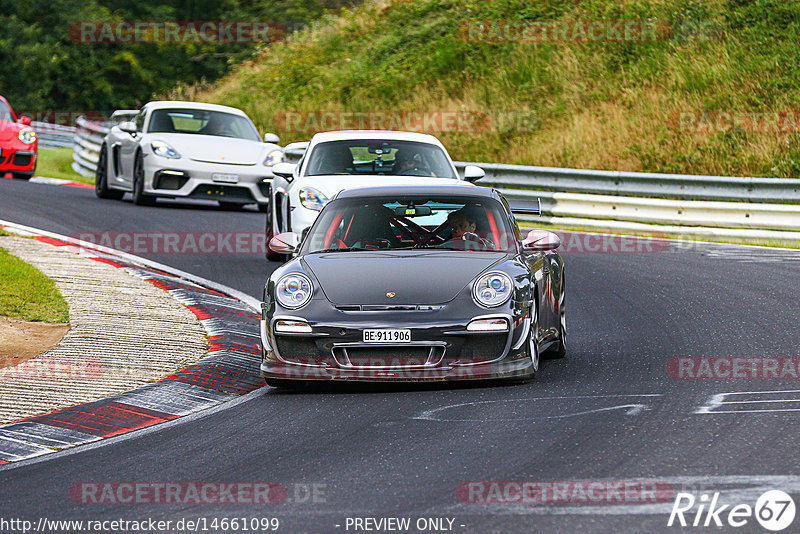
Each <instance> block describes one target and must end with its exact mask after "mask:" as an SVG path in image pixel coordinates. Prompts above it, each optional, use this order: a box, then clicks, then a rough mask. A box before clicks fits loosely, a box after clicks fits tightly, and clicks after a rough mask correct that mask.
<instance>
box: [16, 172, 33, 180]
mask: <svg viewBox="0 0 800 534" xmlns="http://www.w3.org/2000/svg"><path fill="white" fill-rule="evenodd" d="M11 176H12V177H13V178H14V179H15V180H30V179H31V178H33V173H27V172H12V173H11Z"/></svg>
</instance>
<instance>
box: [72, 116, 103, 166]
mask: <svg viewBox="0 0 800 534" xmlns="http://www.w3.org/2000/svg"><path fill="white" fill-rule="evenodd" d="M75 123H76V124H77V125H78V127H77V130H76V132H75V138H74V141H73V143H74V153H73V154H72V159H74V160H75V161H73V162H72V169H73V170H74V171H75V172H77V173H78V174H80V175H82V176H94V175H95V172H97V160H98V159H99V157H100V147H101V146H102V144H103V139H104V138H105V136H106V134H107V133H108V126H106V125H105V124H103V123H101V122H93V121H89V120H86V119H85V118H83V117H78V120H77V121H75Z"/></svg>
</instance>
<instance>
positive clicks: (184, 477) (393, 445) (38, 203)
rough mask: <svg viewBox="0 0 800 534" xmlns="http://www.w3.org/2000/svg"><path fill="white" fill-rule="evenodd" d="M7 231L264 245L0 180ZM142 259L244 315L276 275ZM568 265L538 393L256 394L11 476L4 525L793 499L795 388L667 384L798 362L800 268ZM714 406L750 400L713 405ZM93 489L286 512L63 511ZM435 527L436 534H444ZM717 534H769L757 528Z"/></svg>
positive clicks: (552, 520)
mask: <svg viewBox="0 0 800 534" xmlns="http://www.w3.org/2000/svg"><path fill="white" fill-rule="evenodd" d="M126 198H127V197H126ZM0 219H4V220H9V221H13V222H17V223H20V224H25V225H30V226H34V227H37V228H41V229H44V230H49V231H53V232H58V233H61V234H66V235H74V234H76V233H79V232H106V231H108V232H252V233H258V232H261V231H262V230H263V228H264V215H263V214H260V213H256V212H255V211H249V210H247V211H242V212H234V211H223V210H220V209H218V208H216V207H213V206H211V205H203V204H200V203H194V204H186V203H183V204H181V203H178V202H159V205H158V206H156V207H151V208H145V207H137V206H134V205H133V204H131V203H130V202H129V201H127V200H123V201H101V200H98V199H96V198H95V196H94V192H93V191H92V190H90V189H79V188H71V187H55V186H48V185H40V184H31V183H26V182H21V181H12V180H0ZM156 252H159V251H156ZM142 255H143V256H145V257H148V258H150V259H154V260H156V261H160V262H163V263H166V264H168V265H171V266H174V267H177V268H180V269H183V270H185V271H188V272H191V273H194V274H198V275H200V276H203V277H206V278H209V279H212V280H214V281H217V282H220V283H222V284H226V285H228V286H231V287H234V288H236V289H239V290H242V291H245V292H246V293H248V294H251V295H253V296H256V297H260V293H261V287H262V286H263V282H264V280H265V279H266V277H267V275H268V274H269V273H270V272H271V271H272V270H273V269H274V268H275V267H276V266H277V265H276V264H268V263H266V261H265V260H264V258H263V255H260V254H210V255H204V254H172V255H169V254H142ZM565 262H566V269H567V270H566V273H567V289H568V290H567V302H568V312H567V314H568V325H569V344H568V354H567V357H566V358H565V359H563V360H560V361H558V360H553V361H546V362H544V363H543V366H542V369H541V371H540V374H539V376H538V377H537V378H536V380H534V381H532V382H530V383H527V384H521V385H507V386H506V385H501V386H489V385H480V386H470V387H429V386H426V387H414V386H406V387H391V388H387V387H382V386H376V387H357V388H353V387H349V388H335V389H331V388H324V389H310V390H308V391H301V392H297V393H283V392H278V391H277V390H272V389H270V388H264V389H261V390H258V391H256V392H254V393H252V394H250V395H249V396H247V397H246V398H244V399H242V400H241V401H240V402H237V403H233V405H231V406H229V407H227V408H226V409H223V410H220V411H217V412H214V413H210V414H208V415H205V416H202V417H194V418H189V419H187V420H184V421H180V422H178V423H177V424H170V425H165V426H163V427H154V428H153V429H152V430H150V431H146V432H142V433H140V434H134V435H132V437H130V438H129V439H121V440H118V441H112V442H110V443H108V444H105V445H103V446H99V447H87V448H78V449H75V450H73V451H71V452H69V451H68V452H67V453H57V454H53V455H50V456H48V457H47V458H46V459H43V460H40V461H38V462H32V463H27V464H23V465H19V466H6V467H4V468H2V470H0V488H2V489H1V490H0V491H1V492H2V498H1V499H0V500H1V501H2V504H0V517H4V518H9V517H17V518H22V519H29V520H32V521H34V522H36V521H37V520H38V518H40V517H42V516H46V517H47V518H48V519H51V520H55V519H57V520H66V519H93V520H113V519H120V518H121V519H128V520H144V519H148V518H151V519H155V520H172V521H173V522H174V521H177V520H180V519H182V518H185V519H191V520H197V519H198V518H205V519H206V520H207V521H208V522H210V521H211V520H212V519H213V518H234V517H239V518H272V517H276V518H278V519H279V520H280V527H279V529H278V531H279V532H293V533H294V532H355V531H357V530H356V528H355V525H356V523H355V522H354V518H376V519H379V518H388V517H400V518H403V517H405V518H411V524H412V525H414V523H415V522H416V521H417V520H418V519H420V518H424V519H428V518H444V519H445V521H443V526H444V527H445V528H447V527H448V525H450V523H449V522H448V521H447V520H446V519H451V520H453V522H452V526H450V527H449V528H450V529H451V530H450V531H452V532H470V533H471V532H480V533H485V532H576V531H578V530H579V529H580V530H581V531H584V532H612V531H616V532H666V531H671V530H674V531H681V530H684V531H688V532H695V531H697V532H700V531H708V530H709V529H707V528H703V527H702V526H701V527H697V528H692V527H686V528H683V529H681V528H678V527H673V528H671V529H670V528H668V527H667V521H668V519H669V516H670V510H671V509H672V505H673V501H674V497H675V493H676V492H678V491H688V492H690V493H692V492H693V493H694V494H695V495H696V496H697V497H698V498H699V496H700V494H702V493H706V494H708V495H712V494H713V493H714V492H717V491H719V492H722V494H723V497H722V498H721V500H724V502H726V503H732V504H739V503H744V504H749V505H750V506H753V505H754V504H755V499H756V498H757V497H758V496H759V495H761V494H762V493H763V492H764V491H766V490H767V489H781V490H784V491H786V492H788V493H790V494H794V495H795V500H797V495H798V494H800V478H798V477H797V476H790V475H800V465H798V463H800V462H798V459H797V452H796V451H797V443H798V442H799V441H800V425H798V421H800V411H794V410H798V409H800V402H798V401H800V383H798V382H797V380H792V379H784V380H781V379H752V378H742V379H733V380H724V379H722V380H720V379H716V380H715V379H678V378H673V377H670V376H669V375H668V372H667V364H668V362H669V361H670V360H671V359H673V358H678V357H708V358H712V357H721V358H726V359H732V358H755V359H761V358H768V357H769V358H781V357H798V356H800V348H798V343H797V340H798V330H800V329H799V328H798V324H797V311H796V310H797V309H798V304H797V303H798V301H799V300H800V290H798V283H797V281H798V280H800V255H796V254H795V253H792V252H785V251H775V250H761V249H752V248H738V247H728V246H720V245H703V246H696V247H686V248H685V249H681V248H678V249H675V248H672V249H670V250H669V251H654V252H649V253H636V252H624V253H615V252H613V251H611V252H593V253H579V252H574V253H573V252H568V253H566V254H565ZM726 361H730V360H726ZM753 361H754V362H756V360H753ZM753 365H757V363H754V364H753ZM796 368H797V366H796V365H795V369H796ZM749 369H750V368H748V369H747V370H744V371H741V370H740V371H741V374H742V375H743V376H749V374H748V373H750V370H749ZM673 370H674V368H673ZM673 374H674V373H673ZM766 391H769V392H773V393H763V392H766ZM726 393H740V394H738V395H722V396H719V395H721V394H726ZM714 395H718V396H717V397H713V396H714ZM712 397H713V398H712ZM764 401H769V402H764ZM696 412H701V413H696ZM737 412H738V413H737ZM481 481H483V486H468V484H469V483H470V482H473V483H478V482H481ZM488 481H499V482H501V484H500V486H499V487H506V488H508V487H510V486H509V484H507V483H506V482H509V481H512V482H513V481H517V482H522V481H533V482H543V483H547V484H550V483H559V482H570V481H584V482H585V483H586V484H589V483H590V482H592V481H594V482H598V483H600V484H601V485H604V487H606V485H608V484H613V483H618V482H624V481H640V482H641V481H649V482H652V483H655V484H656V485H657V486H658V487H661V488H667V490H666V493H665V495H666V497H664V496H661V497H658V498H656V499H655V502H654V500H653V499H650V500H648V499H649V497H648V495H644V494H641V493H640V494H638V497H641V499H637V495H636V492H635V491H634V492H633V493H634V494H633V495H628V496H627V497H626V498H623V499H622V501H620V500H619V499H618V498H617V496H615V495H611V496H607V498H601V499H600V500H597V501H593V500H591V499H590V500H587V499H581V497H580V495H577V496H576V494H572V497H571V498H570V499H568V500H569V502H565V499H563V498H562V499H560V500H559V498H558V497H557V496H554V495H551V496H550V498H547V497H545V499H544V500H545V501H546V502H514V501H513V499H506V500H505V501H504V499H495V500H494V502H490V503H485V502H474V501H476V500H477V501H480V500H481V499H480V498H478V497H475V498H473V496H472V494H470V493H468V492H465V491H464V488H465V487H468V488H469V487H473V488H476V487H482V488H489V487H490V486H491V484H490V483H489V482H488ZM87 482H88V483H103V482H113V483H118V482H130V483H134V482H140V483H171V482H196V483H198V484H200V483H203V482H244V483H247V482H258V483H262V482H277V483H280V484H283V485H284V486H285V488H286V492H287V493H286V498H285V500H283V502H281V503H278V504H245V503H236V504H230V503H215V504H207V503H201V504H198V503H196V502H194V501H193V502H189V503H185V504H86V503H84V502H75V500H74V495H73V498H71V496H70V488H73V487H74V485H76V484H81V483H87ZM495 486H496V487H497V485H495ZM548 487H549V486H548ZM570 488H571V489H570V492H572V491H574V484H573V485H571V486H570ZM475 495H477V493H476V494H475ZM737 499H738V500H737ZM509 500H511V501H512V502H508V501H509ZM498 501H501V502H498ZM642 501H644V502H642ZM726 515H727V512H725V513H724V514H723V515H722V516H721V519H722V520H723V521H724V520H725V519H726ZM693 519H694V515H691V516H690V515H688V514H687V520H693ZM797 521H800V519H796V520H795V524H794V526H795V529H796V528H797V526H796V525H797V524H798V523H797ZM431 524H434V525H435V523H427V524H426V525H427V527H426V531H445V529H444V528H442V529H438V530H437V529H431V528H430V525H431ZM209 525H210V523H209ZM362 525H369V523H362ZM726 526H727V525H726ZM790 530H791V529H790ZM207 531H209V532H213V531H214V530H211V529H210V528H209V529H208V530H207ZM217 531H223V530H217ZM227 531H235V530H233V529H230V528H228V530H227ZM240 531H241V530H240ZM361 531H365V530H361ZM385 531H386V530H385ZM410 531H412V532H415V531H416V530H414V529H412V530H410ZM727 531H736V532H761V531H763V530H762V529H761V528H760V527H759V525H758V524H757V523H756V521H755V519H754V518H749V522H748V523H747V524H746V525H745V526H744V527H741V528H737V529H728V530H727Z"/></svg>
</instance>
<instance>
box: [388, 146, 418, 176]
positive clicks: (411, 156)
mask: <svg viewBox="0 0 800 534" xmlns="http://www.w3.org/2000/svg"><path fill="white" fill-rule="evenodd" d="M416 157H417V154H416V153H414V152H411V151H410V150H408V149H405V148H401V149H399V150H398V151H397V153H395V155H394V168H393V169H392V172H393V173H394V174H405V175H417V174H418V173H419V172H420V169H418V168H417V160H416Z"/></svg>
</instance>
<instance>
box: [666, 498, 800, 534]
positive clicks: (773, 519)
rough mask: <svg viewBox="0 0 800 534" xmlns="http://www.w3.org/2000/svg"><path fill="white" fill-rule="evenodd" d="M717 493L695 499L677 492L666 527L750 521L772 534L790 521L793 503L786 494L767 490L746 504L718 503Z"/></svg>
mask: <svg viewBox="0 0 800 534" xmlns="http://www.w3.org/2000/svg"><path fill="white" fill-rule="evenodd" d="M719 495H720V494H719V492H716V493H714V495H713V496H712V497H709V496H708V494H705V493H704V494H702V495H701V496H700V498H699V499H697V498H695V496H694V495H692V494H691V493H678V494H677V495H676V496H675V502H674V503H673V505H672V512H671V513H670V514H669V521H667V526H668V527H671V526H673V525H674V526H681V527H687V526H688V527H705V528H707V527H711V526H714V527H722V526H724V525H726V524H727V526H729V527H743V526H745V525H747V524H748V523H750V522H751V521H752V519H753V518H755V520H756V521H757V522H758V524H759V525H761V527H762V528H765V529H767V530H770V531H772V532H778V531H781V530H784V529H785V528H787V527H788V526H789V525H791V524H792V522H793V521H794V515H795V506H794V500H793V499H792V498H791V497H790V496H789V494H788V493H786V492H783V491H780V490H770V491H768V492H766V493H764V494H763V495H761V496H760V497H759V498H758V500H756V503H755V507H753V506H750V505H749V504H744V503H742V504H737V505H735V506H732V505H730V504H719Z"/></svg>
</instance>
